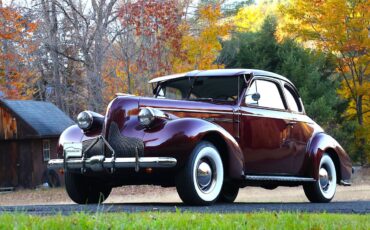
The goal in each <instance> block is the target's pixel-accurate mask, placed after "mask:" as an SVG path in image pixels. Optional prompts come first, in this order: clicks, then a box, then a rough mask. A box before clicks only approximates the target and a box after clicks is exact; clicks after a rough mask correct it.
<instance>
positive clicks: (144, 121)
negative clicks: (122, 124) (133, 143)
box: [138, 107, 155, 127]
mask: <svg viewBox="0 0 370 230" xmlns="http://www.w3.org/2000/svg"><path fill="white" fill-rule="evenodd" d="M138 119H139V122H140V124H141V125H143V126H145V127H148V126H150V125H151V124H152V123H153V121H154V119H155V116H154V111H153V109H152V108H149V107H146V108H142V109H141V110H140V112H139V115H138Z"/></svg>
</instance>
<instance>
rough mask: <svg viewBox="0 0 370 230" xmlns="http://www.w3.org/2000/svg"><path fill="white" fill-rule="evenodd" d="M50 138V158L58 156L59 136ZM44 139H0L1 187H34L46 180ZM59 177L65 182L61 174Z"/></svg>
mask: <svg viewBox="0 0 370 230" xmlns="http://www.w3.org/2000/svg"><path fill="white" fill-rule="evenodd" d="M49 140H50V158H56V157H57V152H56V149H57V143H58V138H51V139H49ZM42 141H43V139H28V140H17V141H15V140H11V141H0V187H23V188H34V187H36V186H38V185H41V184H42V183H44V182H45V181H43V180H45V176H44V173H45V171H46V170H47V162H46V161H44V157H43V145H42ZM58 174H59V173H58ZM59 179H60V181H61V182H62V183H63V180H62V178H61V175H60V174H59Z"/></svg>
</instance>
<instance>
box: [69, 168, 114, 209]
mask: <svg viewBox="0 0 370 230" xmlns="http://www.w3.org/2000/svg"><path fill="white" fill-rule="evenodd" d="M65 186H66V190H67V193H68V196H69V197H70V198H71V199H72V200H73V201H74V202H76V203H77V204H96V203H102V202H103V201H104V200H106V199H107V198H108V196H109V194H110V192H111V191H112V188H111V187H110V186H107V185H105V184H104V183H102V182H101V181H99V180H97V179H96V178H92V177H87V176H84V175H81V174H77V173H71V172H65Z"/></svg>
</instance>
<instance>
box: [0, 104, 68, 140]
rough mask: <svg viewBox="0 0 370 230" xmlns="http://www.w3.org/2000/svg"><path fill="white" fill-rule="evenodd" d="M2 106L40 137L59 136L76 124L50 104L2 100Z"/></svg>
mask: <svg viewBox="0 0 370 230" xmlns="http://www.w3.org/2000/svg"><path fill="white" fill-rule="evenodd" d="M1 104H2V105H3V106H5V107H7V108H8V109H9V110H10V111H12V112H13V113H14V114H16V116H18V117H20V118H21V119H22V120H23V121H24V122H26V123H27V124H28V125H30V126H31V127H32V128H33V129H34V130H35V131H36V133H38V135H39V136H58V135H60V134H61V133H62V132H63V130H64V129H66V128H67V127H69V126H71V125H73V124H74V121H73V120H72V119H71V118H69V117H68V116H67V115H66V114H65V113H64V112H63V111H61V110H60V109H59V108H58V107H56V106H55V105H54V104H52V103H50V102H44V101H31V100H4V99H0V105H1Z"/></svg>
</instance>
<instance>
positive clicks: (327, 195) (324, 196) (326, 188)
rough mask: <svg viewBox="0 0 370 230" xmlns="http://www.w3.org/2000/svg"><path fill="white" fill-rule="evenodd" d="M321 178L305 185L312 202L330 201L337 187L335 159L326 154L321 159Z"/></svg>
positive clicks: (306, 192)
mask: <svg viewBox="0 0 370 230" xmlns="http://www.w3.org/2000/svg"><path fill="white" fill-rule="evenodd" d="M318 176H319V180H317V181H315V182H313V183H309V184H305V185H303V189H304V193H305V194H306V196H307V198H308V199H309V200H310V201H311V202H315V203H327V202H330V201H331V200H332V199H333V197H334V195H335V191H336V188H337V173H336V170H335V165H334V162H333V160H332V159H331V158H330V156H329V155H328V154H324V155H323V156H322V158H321V161H320V167H319V175H318Z"/></svg>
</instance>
